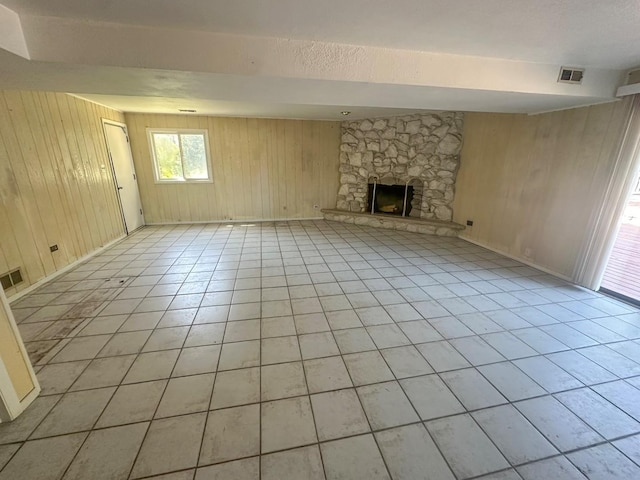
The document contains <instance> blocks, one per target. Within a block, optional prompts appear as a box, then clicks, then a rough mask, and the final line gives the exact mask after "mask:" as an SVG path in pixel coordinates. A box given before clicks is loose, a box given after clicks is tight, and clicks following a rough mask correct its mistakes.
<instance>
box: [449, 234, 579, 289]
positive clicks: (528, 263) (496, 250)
mask: <svg viewBox="0 0 640 480" xmlns="http://www.w3.org/2000/svg"><path fill="white" fill-rule="evenodd" d="M458 238H459V239H461V240H464V241H465V242H469V243H473V244H474V245H478V246H479V247H482V248H486V249H487V250H491V251H492V252H495V253H499V254H500V255H504V256H505V257H507V258H510V259H511V260H515V261H516V262H520V263H524V264H525V265H527V266H529V267H531V268H535V269H536V270H540V271H541V272H544V273H548V274H549V275H553V276H554V277H558V278H560V279H562V280H565V281H567V282H569V283H573V284H575V281H574V280H573V279H571V278H570V277H567V276H566V275H563V274H561V273H558V272H555V271H553V270H551V269H549V268H546V267H543V266H541V265H537V264H535V263H533V262H532V261H530V260H527V259H525V258H521V257H518V256H516V255H512V254H510V253H507V252H504V251H502V250H500V249H498V248H494V247H491V246H489V245H486V244H484V243H482V242H478V241H476V240H472V239H470V238H467V237H465V236H463V235H460V236H458Z"/></svg>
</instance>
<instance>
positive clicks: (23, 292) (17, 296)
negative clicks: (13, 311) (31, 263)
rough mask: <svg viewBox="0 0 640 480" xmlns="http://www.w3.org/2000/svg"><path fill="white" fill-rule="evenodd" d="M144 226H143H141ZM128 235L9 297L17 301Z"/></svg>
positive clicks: (12, 300) (112, 241) (106, 244)
mask: <svg viewBox="0 0 640 480" xmlns="http://www.w3.org/2000/svg"><path fill="white" fill-rule="evenodd" d="M143 226H144V225H143ZM140 228H142V227H140ZM126 237H127V236H126V235H125V234H123V235H121V236H119V237H118V238H115V239H113V240H111V241H110V242H108V243H105V244H104V245H103V246H101V247H98V248H96V249H95V250H93V251H91V252H89V253H88V254H86V255H85V256H83V257H80V258H79V259H77V260H76V261H75V262H73V263H70V264H69V265H67V266H65V267H62V268H61V269H60V270H57V271H55V272H53V273H52V274H51V275H48V276H46V277H44V278H41V279H40V280H38V281H37V282H36V283H34V284H32V285H30V286H28V287H27V288H25V289H24V290H20V291H19V292H17V293H16V294H14V295H11V297H9V299H10V300H11V302H12V303H13V302H15V301H16V300H18V299H20V298H22V297H24V296H25V295H27V294H29V293H31V292H33V291H34V290H36V289H37V288H39V287H41V286H42V285H44V284H45V283H47V282H50V281H51V280H53V279H55V278H57V277H59V276H61V275H63V274H65V273H67V272H68V271H69V270H72V269H74V268H75V267H77V266H78V265H80V264H81V263H83V262H85V261H87V260H89V259H90V258H92V257H95V256H96V255H97V254H99V253H101V252H102V251H104V250H106V249H107V248H109V247H111V246H113V245H115V244H116V243H118V242H119V241H120V240H122V239H124V238H126Z"/></svg>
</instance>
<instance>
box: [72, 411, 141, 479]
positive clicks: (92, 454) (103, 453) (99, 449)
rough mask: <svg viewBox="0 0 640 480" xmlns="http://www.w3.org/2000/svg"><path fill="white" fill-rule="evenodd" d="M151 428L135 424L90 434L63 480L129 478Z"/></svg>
mask: <svg viewBox="0 0 640 480" xmlns="http://www.w3.org/2000/svg"><path fill="white" fill-rule="evenodd" d="M148 427H149V424H148V423H135V424H133V425H125V426H122V427H113V428H107V429H104V430H95V431H93V432H91V434H89V438H87V441H86V442H85V443H84V445H83V446H82V448H81V449H80V451H79V452H78V455H77V456H76V458H75V459H74V460H73V462H72V463H71V466H70V467H69V470H68V471H67V473H66V475H65V476H64V480H86V479H89V478H90V479H91V480H111V479H114V478H126V477H127V476H128V475H129V471H130V470H131V467H132V466H133V462H134V461H135V459H136V455H137V454H138V449H139V448H140V445H141V444H142V440H143V439H144V436H145V434H146V432H147V428H148Z"/></svg>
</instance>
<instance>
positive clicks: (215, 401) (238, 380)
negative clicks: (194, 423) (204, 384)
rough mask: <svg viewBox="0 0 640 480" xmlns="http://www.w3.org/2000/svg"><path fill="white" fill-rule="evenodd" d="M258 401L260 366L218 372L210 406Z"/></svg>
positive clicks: (228, 405)
mask: <svg viewBox="0 0 640 480" xmlns="http://www.w3.org/2000/svg"><path fill="white" fill-rule="evenodd" d="M259 401H260V368H259V367H254V368H243V369H240V370H229V371H225V372H218V374H217V376H216V381H215V385H214V387H213V397H212V398H211V408H212V409H217V408H225V407H233V406H237V405H245V404H248V403H256V402H259Z"/></svg>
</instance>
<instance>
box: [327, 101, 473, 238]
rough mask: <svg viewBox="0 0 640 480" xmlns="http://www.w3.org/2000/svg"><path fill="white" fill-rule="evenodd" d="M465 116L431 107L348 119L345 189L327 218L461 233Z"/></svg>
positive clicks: (344, 133) (342, 158) (345, 128)
mask: <svg viewBox="0 0 640 480" xmlns="http://www.w3.org/2000/svg"><path fill="white" fill-rule="evenodd" d="M463 120H464V114H463V113H462V112H432V113H422V114H415V115H407V116H400V117H389V118H376V119H366V120H356V121H351V122H350V121H346V122H343V123H342V130H341V134H342V142H341V144H340V190H339V191H338V199H337V202H336V209H335V210H327V211H325V218H328V219H332V220H340V221H347V222H352V223H358V224H368V225H375V226H384V227H386V228H396V229H402V230H411V231H421V232H424V233H435V234H438V235H457V232H458V231H460V230H462V229H464V227H463V226H461V225H457V224H455V223H453V222H452V218H453V210H452V205H453V198H454V193H455V181H456V175H457V173H458V167H459V166H460V150H461V148H462V127H463ZM405 196H406V200H405ZM367 215H368V216H369V217H367ZM401 217H404V218H401Z"/></svg>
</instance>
